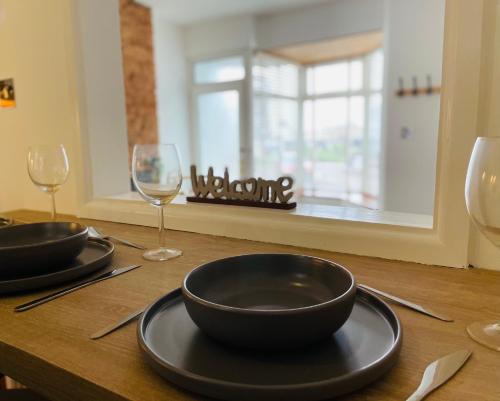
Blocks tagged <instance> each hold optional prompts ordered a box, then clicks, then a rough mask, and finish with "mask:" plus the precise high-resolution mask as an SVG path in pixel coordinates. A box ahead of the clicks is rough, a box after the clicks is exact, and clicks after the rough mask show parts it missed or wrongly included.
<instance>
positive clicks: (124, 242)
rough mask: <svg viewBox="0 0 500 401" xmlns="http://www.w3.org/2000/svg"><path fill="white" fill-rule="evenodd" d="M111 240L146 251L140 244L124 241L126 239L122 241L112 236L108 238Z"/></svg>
mask: <svg viewBox="0 0 500 401" xmlns="http://www.w3.org/2000/svg"><path fill="white" fill-rule="evenodd" d="M107 237H108V238H109V239H112V240H114V241H116V242H120V243H121V244H123V245H127V246H131V247H132V248H136V249H141V250H143V251H144V250H145V249H146V248H145V247H144V246H142V245H139V244H134V243H133V242H130V241H127V240H124V239H121V238H117V237H114V236H112V235H108V236H107Z"/></svg>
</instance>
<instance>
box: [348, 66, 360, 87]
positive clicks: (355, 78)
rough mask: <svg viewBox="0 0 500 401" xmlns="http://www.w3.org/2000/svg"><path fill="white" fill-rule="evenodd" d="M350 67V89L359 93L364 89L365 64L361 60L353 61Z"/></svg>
mask: <svg viewBox="0 0 500 401" xmlns="http://www.w3.org/2000/svg"><path fill="white" fill-rule="evenodd" d="M350 67H351V71H350V76H349V80H350V82H349V89H350V90H352V91H359V90H361V88H362V87H363V62H362V61H361V60H353V61H351V65H350Z"/></svg>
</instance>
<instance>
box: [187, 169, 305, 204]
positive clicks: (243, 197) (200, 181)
mask: <svg viewBox="0 0 500 401" xmlns="http://www.w3.org/2000/svg"><path fill="white" fill-rule="evenodd" d="M191 184H192V187H193V193H194V196H189V197H187V200H188V202H202V203H220V204H226V205H238V206H255V207H268V208H274V209H294V208H295V207H297V204H296V203H295V202H292V203H288V201H289V200H290V199H291V198H292V196H293V192H288V193H285V192H286V191H289V190H290V189H292V186H293V178H292V177H280V178H278V179H277V180H264V179H263V178H247V179H245V180H234V181H229V172H228V170H227V168H226V169H225V170H224V177H217V176H214V169H213V168H212V167H210V168H209V169H208V175H207V177H206V179H205V177H204V176H203V175H199V176H198V175H196V166H191Z"/></svg>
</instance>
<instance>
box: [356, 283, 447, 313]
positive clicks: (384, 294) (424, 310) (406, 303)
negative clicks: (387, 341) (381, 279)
mask: <svg viewBox="0 0 500 401" xmlns="http://www.w3.org/2000/svg"><path fill="white" fill-rule="evenodd" d="M358 287H360V288H362V289H364V290H367V291H370V292H373V293H374V294H377V295H380V296H382V297H384V298H387V299H390V300H391V301H394V302H396V303H398V304H400V305H403V306H406V307H407V308H410V309H413V310H416V311H417V312H420V313H423V314H424V315H427V316H431V317H434V318H436V319H439V320H442V321H444V322H453V319H452V318H450V317H448V316H445V315H442V314H438V313H436V312H434V311H433V310H431V309H429V308H424V307H423V306H421V305H418V304H416V303H413V302H410V301H407V300H406V299H403V298H399V297H397V296H395V295H391V294H388V293H387V292H384V291H380V290H377V289H376V288H372V287H368V286H367V285H364V284H358Z"/></svg>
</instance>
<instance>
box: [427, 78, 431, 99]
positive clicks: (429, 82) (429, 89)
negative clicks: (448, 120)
mask: <svg viewBox="0 0 500 401" xmlns="http://www.w3.org/2000/svg"><path fill="white" fill-rule="evenodd" d="M427 94H428V95H432V79H431V74H427Z"/></svg>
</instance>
